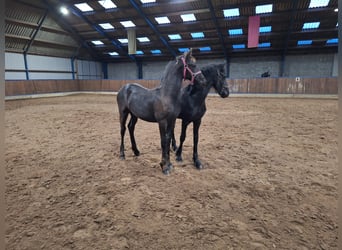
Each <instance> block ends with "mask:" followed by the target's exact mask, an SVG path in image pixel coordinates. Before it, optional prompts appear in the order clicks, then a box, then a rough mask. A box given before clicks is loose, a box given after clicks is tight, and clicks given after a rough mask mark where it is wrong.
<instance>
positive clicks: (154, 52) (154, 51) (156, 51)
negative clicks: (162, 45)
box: [151, 49, 161, 54]
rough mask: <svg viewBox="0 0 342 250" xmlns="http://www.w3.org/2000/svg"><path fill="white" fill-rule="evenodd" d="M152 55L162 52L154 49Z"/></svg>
mask: <svg viewBox="0 0 342 250" xmlns="http://www.w3.org/2000/svg"><path fill="white" fill-rule="evenodd" d="M151 53H152V54H161V51H160V49H153V50H151Z"/></svg>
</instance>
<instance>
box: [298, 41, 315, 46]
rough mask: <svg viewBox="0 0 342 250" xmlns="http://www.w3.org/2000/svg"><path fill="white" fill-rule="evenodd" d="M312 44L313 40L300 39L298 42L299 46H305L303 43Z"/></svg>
mask: <svg viewBox="0 0 342 250" xmlns="http://www.w3.org/2000/svg"><path fill="white" fill-rule="evenodd" d="M311 44H312V40H299V41H298V42H297V45H298V46H303V45H311Z"/></svg>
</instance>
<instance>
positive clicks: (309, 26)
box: [303, 22, 320, 30]
mask: <svg viewBox="0 0 342 250" xmlns="http://www.w3.org/2000/svg"><path fill="white" fill-rule="evenodd" d="M319 25H320V22H311V23H304V24H303V30H308V29H317V28H318V27H319Z"/></svg>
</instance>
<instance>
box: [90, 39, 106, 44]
mask: <svg viewBox="0 0 342 250" xmlns="http://www.w3.org/2000/svg"><path fill="white" fill-rule="evenodd" d="M91 42H92V43H93V44H94V45H103V44H104V43H103V42H102V41H100V40H93V41H91Z"/></svg>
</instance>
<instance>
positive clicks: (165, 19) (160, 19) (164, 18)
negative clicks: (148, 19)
mask: <svg viewBox="0 0 342 250" xmlns="http://www.w3.org/2000/svg"><path fill="white" fill-rule="evenodd" d="M154 19H155V20H156V21H157V23H158V24H166V23H170V20H169V18H168V17H167V16H161V17H155V18H154Z"/></svg>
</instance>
